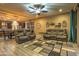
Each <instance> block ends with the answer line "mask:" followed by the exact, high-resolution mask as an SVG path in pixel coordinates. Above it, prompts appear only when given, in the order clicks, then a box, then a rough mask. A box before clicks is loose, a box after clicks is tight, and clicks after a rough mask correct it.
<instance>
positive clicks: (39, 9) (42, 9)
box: [27, 4, 48, 15]
mask: <svg viewBox="0 0 79 59" xmlns="http://www.w3.org/2000/svg"><path fill="white" fill-rule="evenodd" d="M27 7H28V8H27V9H28V11H29V12H30V13H32V14H37V15H40V14H41V13H47V12H48V10H47V9H46V6H45V5H43V4H32V5H29V6H27Z"/></svg>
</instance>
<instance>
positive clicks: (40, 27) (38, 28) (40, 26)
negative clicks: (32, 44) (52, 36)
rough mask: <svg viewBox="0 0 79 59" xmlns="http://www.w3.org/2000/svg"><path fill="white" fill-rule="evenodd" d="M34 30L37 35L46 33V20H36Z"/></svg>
mask: <svg viewBox="0 0 79 59" xmlns="http://www.w3.org/2000/svg"><path fill="white" fill-rule="evenodd" d="M34 30H35V33H36V34H38V33H43V32H46V19H44V18H43V19H37V20H35V22H34Z"/></svg>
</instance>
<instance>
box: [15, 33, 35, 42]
mask: <svg viewBox="0 0 79 59" xmlns="http://www.w3.org/2000/svg"><path fill="white" fill-rule="evenodd" d="M35 37H36V35H35V33H32V32H23V33H20V34H18V35H16V43H18V44H21V43H24V42H27V41H30V40H33V39H35Z"/></svg>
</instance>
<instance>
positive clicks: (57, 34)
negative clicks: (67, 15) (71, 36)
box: [43, 29, 68, 42]
mask: <svg viewBox="0 0 79 59" xmlns="http://www.w3.org/2000/svg"><path fill="white" fill-rule="evenodd" d="M43 37H44V39H46V40H57V41H66V42H67V40H68V36H67V31H66V30H65V29H49V30H47V31H46V33H44V35H43Z"/></svg>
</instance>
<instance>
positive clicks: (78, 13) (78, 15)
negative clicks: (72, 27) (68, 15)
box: [77, 9, 79, 47]
mask: <svg viewBox="0 0 79 59" xmlns="http://www.w3.org/2000/svg"><path fill="white" fill-rule="evenodd" d="M78 22H79V9H78V10H77V45H78V47H79V23H78Z"/></svg>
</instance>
